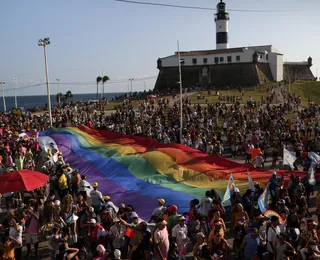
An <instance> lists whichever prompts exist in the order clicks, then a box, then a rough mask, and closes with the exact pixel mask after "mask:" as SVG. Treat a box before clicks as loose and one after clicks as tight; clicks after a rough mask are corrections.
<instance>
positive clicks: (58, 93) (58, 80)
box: [56, 79, 60, 105]
mask: <svg viewBox="0 0 320 260" xmlns="http://www.w3.org/2000/svg"><path fill="white" fill-rule="evenodd" d="M56 81H57V95H58V104H59V105H60V88H59V82H60V79H56Z"/></svg>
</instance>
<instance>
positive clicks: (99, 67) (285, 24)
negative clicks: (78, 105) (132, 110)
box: [0, 0, 320, 96]
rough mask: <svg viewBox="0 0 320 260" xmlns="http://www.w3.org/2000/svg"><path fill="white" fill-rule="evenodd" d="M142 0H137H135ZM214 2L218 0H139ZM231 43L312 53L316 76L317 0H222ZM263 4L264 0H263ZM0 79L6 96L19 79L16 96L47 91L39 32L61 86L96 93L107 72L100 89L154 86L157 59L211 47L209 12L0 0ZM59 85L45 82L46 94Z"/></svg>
mask: <svg viewBox="0 0 320 260" xmlns="http://www.w3.org/2000/svg"><path fill="white" fill-rule="evenodd" d="M138 1H140V0H138ZM145 1H148V2H154V3H168V4H176V5H186V6H201V7H209V8H215V7H216V4H217V3H218V0H197V1H194V0H145ZM225 2H226V4H227V8H229V9H233V10H239V9H241V10H244V9H246V10H248V9H249V10H271V11H279V10H280V11H281V10H285V11H282V12H238V11H231V10H230V11H229V13H230V21H229V43H230V47H242V46H249V45H269V44H272V45H273V46H275V47H276V48H277V49H278V50H279V51H280V52H281V53H283V54H284V59H285V60H287V61H306V60H307V58H308V57H309V56H311V57H312V58H313V63H314V66H313V67H312V71H313V73H314V75H315V76H316V74H317V69H318V70H319V76H320V49H319V45H318V43H319V42H320V34H319V33H318V26H319V24H320V22H319V18H318V16H317V15H318V14H317V12H318V10H319V8H320V1H319V0H308V1H301V0H300V1H298V0H281V1H279V0H268V1H267V2H266V1H261V0H260V1H257V0H241V1H238V0H226V1H225ZM266 3H267V4H266ZM0 9H1V26H0V35H1V38H0V39H1V40H0V81H5V82H6V84H5V90H6V92H5V93H6V94H5V95H8V96H9V95H13V89H14V86H15V85H14V83H13V82H14V81H13V80H12V79H13V78H17V86H18V87H19V88H20V89H19V91H18V94H19V95H42V94H46V93H47V92H46V86H45V85H41V86H37V87H29V88H26V87H27V86H30V85H34V84H38V83H44V82H45V69H44V56H43V47H38V46H37V42H38V39H40V38H44V37H50V42H51V43H50V45H49V46H47V57H48V68H49V78H50V82H52V83H56V79H59V80H60V84H59V90H60V91H61V92H66V91H68V90H71V91H72V92H73V93H94V92H96V84H95V81H96V77H97V76H100V75H107V76H108V77H109V78H110V83H109V84H107V85H105V91H106V92H126V91H128V87H129V80H128V79H130V78H134V81H133V83H132V87H133V91H139V90H143V89H144V87H146V88H147V89H152V88H153V87H154V83H155V80H156V77H157V75H158V69H157V68H156V65H157V59H158V58H159V57H165V56H169V55H172V54H173V53H174V52H175V51H176V50H177V40H179V43H180V50H182V51H189V50H202V49H215V23H214V11H206V10H194V9H176V8H168V7H160V6H147V5H136V4H129V3H121V2H117V1H114V0H95V1H87V0H69V1H63V0H55V1H40V0H30V1H24V0H14V1H1V3H0ZM57 91H58V87H57V84H55V85H54V84H51V94H55V93H57Z"/></svg>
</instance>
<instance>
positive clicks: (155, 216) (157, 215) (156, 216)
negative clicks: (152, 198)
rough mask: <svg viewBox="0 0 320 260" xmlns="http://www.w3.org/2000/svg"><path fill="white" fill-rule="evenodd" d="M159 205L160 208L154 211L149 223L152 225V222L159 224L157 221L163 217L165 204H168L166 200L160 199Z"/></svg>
mask: <svg viewBox="0 0 320 260" xmlns="http://www.w3.org/2000/svg"><path fill="white" fill-rule="evenodd" d="M158 203H159V206H158V207H156V208H155V209H154V210H153V211H152V214H151V217H150V220H149V223H151V222H152V221H154V222H157V220H158V219H159V218H160V217H161V216H162V213H163V208H164V204H165V203H166V201H165V200H164V199H158Z"/></svg>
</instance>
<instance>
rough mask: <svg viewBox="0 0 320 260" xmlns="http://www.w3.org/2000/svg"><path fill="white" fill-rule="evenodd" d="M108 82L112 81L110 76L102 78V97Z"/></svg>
mask: <svg viewBox="0 0 320 260" xmlns="http://www.w3.org/2000/svg"><path fill="white" fill-rule="evenodd" d="M108 80H110V79H109V77H108V76H103V77H102V97H103V95H104V83H105V82H107V81H108Z"/></svg>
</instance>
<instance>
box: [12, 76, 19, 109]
mask: <svg viewBox="0 0 320 260" xmlns="http://www.w3.org/2000/svg"><path fill="white" fill-rule="evenodd" d="M12 80H13V82H14V107H15V108H18V102H17V89H18V87H17V81H18V79H17V78H13V79H12Z"/></svg>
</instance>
